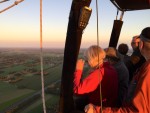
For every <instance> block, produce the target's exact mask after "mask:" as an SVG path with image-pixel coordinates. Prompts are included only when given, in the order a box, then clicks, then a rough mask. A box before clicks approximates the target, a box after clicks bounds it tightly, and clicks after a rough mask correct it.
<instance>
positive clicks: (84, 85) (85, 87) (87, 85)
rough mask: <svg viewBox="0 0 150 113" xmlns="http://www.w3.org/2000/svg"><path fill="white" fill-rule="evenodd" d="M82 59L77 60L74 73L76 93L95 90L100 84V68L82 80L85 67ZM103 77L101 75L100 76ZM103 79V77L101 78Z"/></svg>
mask: <svg viewBox="0 0 150 113" xmlns="http://www.w3.org/2000/svg"><path fill="white" fill-rule="evenodd" d="M81 65H82V61H78V62H77V66H76V71H75V73H74V81H73V82H74V93H76V94H85V93H89V92H92V91H94V90H95V89H96V88H97V86H98V85H99V77H98V74H97V73H98V70H95V71H94V72H92V73H91V74H90V75H88V77H86V78H85V79H84V80H83V81H81V75H82V70H81V69H83V68H78V67H82V66H81ZM100 77H101V76H100ZM100 80H101V78H100Z"/></svg>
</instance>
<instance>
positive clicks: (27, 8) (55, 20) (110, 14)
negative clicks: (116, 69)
mask: <svg viewBox="0 0 150 113" xmlns="http://www.w3.org/2000/svg"><path fill="white" fill-rule="evenodd" d="M0 1H1V0H0ZM14 1H15V0H10V1H8V2H5V3H1V4H0V10H3V9H4V8H6V7H8V6H10V5H12V4H13V3H14ZM71 4H72V0H43V47H44V48H64V46H65V40H66V33H67V26H68V17H69V12H70V8H71ZM90 7H91V8H92V15H91V18H90V20H89V23H88V25H87V27H86V29H85V30H84V33H83V35H82V42H81V48H87V47H89V46H90V45H94V44H97V36H96V35H97V23H96V21H97V20H96V0H92V2H91V4H90ZM98 12H99V20H98V21H99V43H100V46H101V47H103V48H105V47H108V44H109V40H110V35H111V31H112V27H113V21H114V20H115V18H116V13H117V9H116V7H115V6H114V5H113V4H112V3H111V2H110V0H98ZM119 17H120V13H119V15H118V18H119ZM149 19H150V10H138V11H126V12H125V13H124V16H123V26H122V30H121V34H120V38H119V42H118V44H120V43H127V44H128V45H129V47H131V46H130V41H131V39H132V37H133V36H135V35H139V34H140V32H141V30H142V29H143V28H145V27H148V26H150V21H149ZM0 31H1V32H0V48H3V47H12V48H14V47H33V48H38V47H40V0H24V1H23V2H21V3H20V4H18V5H16V6H14V7H13V8H11V9H9V10H7V11H5V12H3V13H0Z"/></svg>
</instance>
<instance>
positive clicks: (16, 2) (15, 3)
mask: <svg viewBox="0 0 150 113" xmlns="http://www.w3.org/2000/svg"><path fill="white" fill-rule="evenodd" d="M23 1H24V0H20V1H15V2H14V4H12V5H11V6H9V7H7V8H5V9H3V10H2V11H0V13H2V12H4V11H6V10H8V9H10V8H12V7H14V6H15V5H18V4H19V3H20V2H23Z"/></svg>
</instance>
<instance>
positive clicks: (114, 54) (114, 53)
mask: <svg viewBox="0 0 150 113" xmlns="http://www.w3.org/2000/svg"><path fill="white" fill-rule="evenodd" d="M105 52H106V55H107V56H110V57H116V58H118V55H117V50H116V49H115V48H113V47H109V48H106V49H105Z"/></svg>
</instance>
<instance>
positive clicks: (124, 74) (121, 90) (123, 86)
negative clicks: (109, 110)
mask: <svg viewBox="0 0 150 113" xmlns="http://www.w3.org/2000/svg"><path fill="white" fill-rule="evenodd" d="M105 52H106V60H107V61H108V62H110V64H112V65H113V66H114V68H115V69H116V70H117V73H118V82H119V84H118V100H117V105H118V107H120V106H122V103H123V101H125V98H126V97H127V90H128V82H129V71H128V69H127V67H126V66H125V64H124V62H123V61H122V60H121V59H120V58H119V55H118V51H117V50H116V49H115V48H113V47H109V48H107V49H105Z"/></svg>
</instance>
